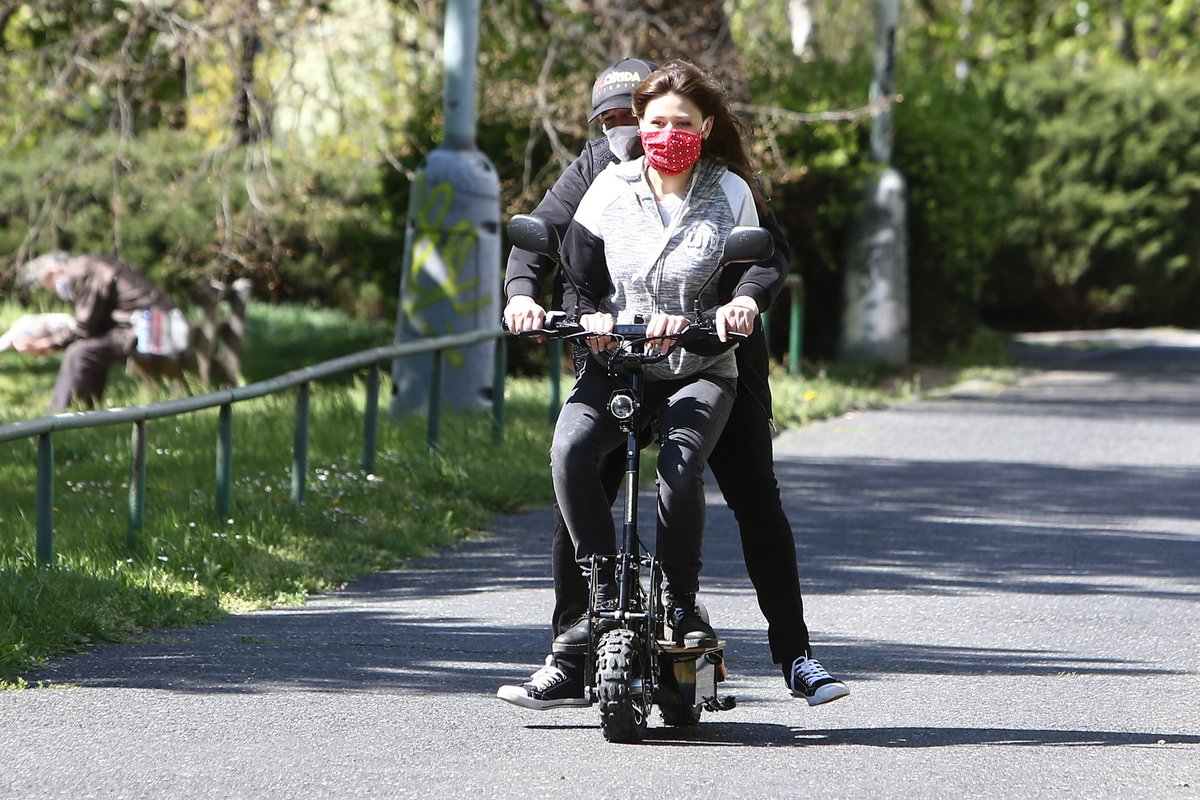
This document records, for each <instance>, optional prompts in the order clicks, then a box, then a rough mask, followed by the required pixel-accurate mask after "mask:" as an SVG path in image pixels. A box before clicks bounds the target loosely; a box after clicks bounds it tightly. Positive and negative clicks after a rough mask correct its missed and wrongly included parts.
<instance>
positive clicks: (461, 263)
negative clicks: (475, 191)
mask: <svg viewBox="0 0 1200 800" xmlns="http://www.w3.org/2000/svg"><path fill="white" fill-rule="evenodd" d="M424 177H425V176H424V175H421V176H419V177H418V179H417V180H418V181H421V182H422V183H423V181H424ZM423 189H424V187H423V186H418V187H416V191H415V192H414V193H413V196H414V198H416V197H422V195H424V197H423V200H422V201H421V202H420V203H419V204H418V205H417V207H416V209H415V210H414V212H413V214H412V216H411V218H410V235H411V236H413V237H414V239H413V244H412V252H411V260H410V262H409V268H408V274H407V275H405V276H404V277H405V282H406V289H405V293H404V298H403V300H402V302H401V308H402V310H403V313H404V317H405V319H406V320H407V321H408V324H409V325H410V326H411V328H412V329H413V330H414V331H416V332H417V333H419V334H420V335H422V336H428V337H434V336H442V335H447V334H452V333H455V332H457V331H456V329H455V326H454V317H455V316H458V315H471V314H475V313H477V312H479V311H480V310H483V309H486V308H487V307H488V304H489V303H490V301H491V296H490V295H489V294H488V293H487V291H486V290H485V289H484V288H483V282H482V280H481V278H480V274H479V270H478V269H475V270H472V269H471V267H472V259H473V257H474V256H476V255H477V253H476V247H477V245H478V244H479V234H478V232H477V231H476V230H475V228H474V226H473V225H472V224H471V222H470V220H468V219H459V220H458V221H457V222H455V223H454V224H453V225H447V216H448V215H449V213H450V209H451V206H452V205H453V201H454V186H453V185H452V184H451V183H449V182H442V183H438V184H437V185H436V186H434V187H433V189H432V191H430V192H429V193H428V194H427V195H425V194H424V192H423V191H422V190H423ZM475 266H478V265H475ZM444 304H449V305H448V309H449V313H446V312H445V311H443V312H441V313H438V312H436V311H434V309H437V308H444V307H445V306H444ZM447 357H448V359H449V362H450V364H451V365H454V366H459V365H461V363H462V361H463V356H462V354H461V353H460V352H458V351H454V352H450V353H447Z"/></svg>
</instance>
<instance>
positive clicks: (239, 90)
mask: <svg viewBox="0 0 1200 800" xmlns="http://www.w3.org/2000/svg"><path fill="white" fill-rule="evenodd" d="M260 24H261V20H260V19H259V15H258V3H257V0H245V2H243V3H242V4H241V6H240V7H239V8H238V19H237V31H238V63H237V85H236V87H235V89H234V101H233V103H234V104H233V141H234V143H235V144H239V145H243V144H247V143H249V142H251V141H253V140H254V139H255V138H256V136H255V133H256V132H255V129H254V126H253V125H252V124H251V118H252V116H253V114H254V109H253V104H254V78H255V71H254V57H255V56H256V55H257V54H258V51H259V50H260V49H261V48H262V37H261V35H260V34H259V25H260Z"/></svg>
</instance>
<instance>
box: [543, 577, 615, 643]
mask: <svg viewBox="0 0 1200 800" xmlns="http://www.w3.org/2000/svg"><path fill="white" fill-rule="evenodd" d="M615 572H616V567H615V566H614V565H613V564H612V563H607V564H600V565H598V566H597V567H596V610H597V611H602V610H608V611H611V610H613V609H615V608H616V607H617V605H618V604H619V602H620V594H619V590H618V589H617V583H616V577H615ZM617 627H618V624H617V621H616V620H613V619H605V620H601V621H600V622H599V624H598V625H597V630H596V638H597V639H599V638H600V637H601V636H603V635H604V634H606V633H608V632H609V631H611V630H613V629H615V628H617ZM591 639H592V620H591V618H590V617H589V616H588V614H587V612H584V613H583V614H582V615H581V616H580V617H579V619H578V620H576V621H575V624H574V625H572V626H571V627H569V628H567V629H566V630H565V631H563V632H562V633H560V634H559V635H558V636H556V637H554V643H553V644H552V645H551V648H550V649H551V651H552V652H554V653H564V654H565V653H570V654H581V653H586V652H587V649H588V645H589V644H590V643H591Z"/></svg>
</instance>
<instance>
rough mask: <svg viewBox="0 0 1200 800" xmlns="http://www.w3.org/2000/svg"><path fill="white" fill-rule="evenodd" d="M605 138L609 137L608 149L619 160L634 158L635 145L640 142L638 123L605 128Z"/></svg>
mask: <svg viewBox="0 0 1200 800" xmlns="http://www.w3.org/2000/svg"><path fill="white" fill-rule="evenodd" d="M604 138H605V139H608V149H609V150H611V151H612V154H613V155H614V156H616V157H617V160H619V161H629V160H630V159H632V158H633V149H634V146H635V145H637V144H639V143H640V141H641V140H640V139H638V126H637V125H618V126H616V127H615V128H605V129H604Z"/></svg>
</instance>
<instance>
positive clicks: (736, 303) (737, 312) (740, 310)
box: [717, 295, 758, 342]
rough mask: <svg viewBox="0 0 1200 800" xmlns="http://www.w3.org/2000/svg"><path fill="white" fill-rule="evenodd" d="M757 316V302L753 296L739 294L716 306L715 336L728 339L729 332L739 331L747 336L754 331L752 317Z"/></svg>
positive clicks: (723, 339)
mask: <svg viewBox="0 0 1200 800" xmlns="http://www.w3.org/2000/svg"><path fill="white" fill-rule="evenodd" d="M757 316H758V303H756V302H754V299H753V298H750V297H746V296H744V295H739V296H738V297H735V298H733V299H732V300H730V301H729V302H728V303H726V304H725V305H723V306H720V307H719V308H717V338H718V339H720V340H721V341H722V342H727V341H729V334H731V333H741V334H744V335H746V336H749V335H750V334H751V333H753V332H754V318H755V317H757Z"/></svg>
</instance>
